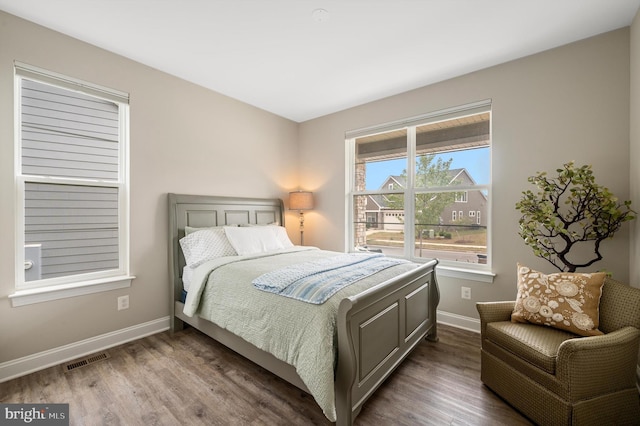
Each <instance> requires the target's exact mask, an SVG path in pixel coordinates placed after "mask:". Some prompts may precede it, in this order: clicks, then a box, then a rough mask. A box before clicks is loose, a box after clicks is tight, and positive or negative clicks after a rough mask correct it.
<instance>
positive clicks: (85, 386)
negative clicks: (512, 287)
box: [0, 325, 532, 426]
mask: <svg viewBox="0 0 640 426" xmlns="http://www.w3.org/2000/svg"><path fill="white" fill-rule="evenodd" d="M438 331H439V337H440V341H439V342H437V343H433V342H427V341H424V342H422V343H421V344H420V345H419V347H418V348H416V350H415V351H414V352H413V353H412V354H411V355H410V356H409V357H408V358H407V359H406V360H405V362H404V363H403V364H402V365H401V366H400V367H399V368H398V369H397V370H396V372H395V373H394V374H393V375H392V376H391V377H390V378H389V379H388V380H387V381H386V382H385V383H384V384H383V385H382V386H381V387H380V389H378V391H377V392H376V394H375V395H374V396H373V397H372V398H371V399H370V400H369V401H368V402H367V403H366V404H365V406H364V408H363V409H362V412H361V413H360V415H359V416H358V417H357V418H356V425H359V426H365V425H411V426H413V425H456V426H461V425H492V426H493V425H510V426H512V425H531V424H532V423H531V422H529V421H528V420H527V419H526V418H524V417H522V416H521V415H520V414H519V413H518V412H517V411H515V410H514V409H513V408H511V407H510V406H509V405H507V404H506V403H505V402H504V401H502V400H501V399H500V398H499V397H497V396H496V395H495V394H493V393H492V392H491V391H490V390H489V389H488V388H486V387H485V386H484V385H483V384H482V383H481V381H480V337H479V335H477V334H475V333H472V332H468V331H465V330H460V329H457V328H453V327H449V326H445V325H440V326H439V329H438ZM107 352H108V353H109V355H110V358H108V359H105V360H101V361H98V362H95V363H92V364H89V365H87V366H85V367H80V368H76V369H74V370H72V371H70V372H64V370H63V366H57V367H51V368H48V369H46V370H42V371H40V372H36V373H33V374H30V375H28V376H25V377H20V378H17V379H14V380H11V381H8V382H6V383H2V384H0V402H3V403H57V402H65V403H69V404H70V406H69V410H70V424H71V425H86V426H94V425H123V426H135V425H329V424H331V423H329V422H328V421H327V419H326V418H325V417H324V415H323V414H322V411H321V410H320V408H319V407H318V406H317V405H316V403H315V401H314V400H313V398H312V397H311V396H309V395H308V394H306V393H304V392H302V391H300V390H298V389H297V388H296V387H294V386H292V385H290V384H288V383H287V382H285V381H283V380H281V379H279V378H277V377H275V376H274V375H273V374H271V373H269V372H267V371H266V370H263V369H262V368H260V367H258V366H257V365H255V364H253V363H252V362H250V361H247V360H246V359H244V358H243V357H241V356H240V355H237V354H236V353H234V352H232V351H231V350H229V349H227V348H226V347H224V346H222V345H221V344H219V343H217V342H215V341H213V340H212V339H210V338H209V337H207V336H205V335H203V334H201V333H200V332H198V331H196V330H194V329H192V328H188V329H185V330H183V331H180V332H178V333H175V334H174V335H171V334H170V333H169V332H165V333H160V334H156V335H153V336H149V337H146V338H144V339H140V340H137V341H134V342H130V343H127V344H124V345H121V346H118V347H116V348H112V349H109V350H108V351H107Z"/></svg>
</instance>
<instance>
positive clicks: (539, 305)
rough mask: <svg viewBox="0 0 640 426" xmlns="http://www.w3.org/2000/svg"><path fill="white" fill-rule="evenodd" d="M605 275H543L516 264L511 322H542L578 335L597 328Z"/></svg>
mask: <svg viewBox="0 0 640 426" xmlns="http://www.w3.org/2000/svg"><path fill="white" fill-rule="evenodd" d="M605 276H606V274H605V273H604V272H596V273H592V274H579V273H568V272H560V273H556V274H543V273H541V272H538V271H534V270H532V269H530V268H528V267H526V266H524V265H521V264H518V296H517V299H516V306H515V308H514V310H513V313H512V314H511V321H513V322H526V323H533V324H540V325H546V326H549V327H554V328H558V329H561V330H565V331H569V332H571V333H574V334H578V335H580V336H597V335H601V334H603V333H602V332H601V331H600V330H598V322H599V321H598V320H599V306H600V296H602V286H603V284H604V279H605Z"/></svg>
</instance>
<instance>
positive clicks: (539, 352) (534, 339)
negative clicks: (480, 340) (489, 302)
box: [485, 321, 579, 374]
mask: <svg viewBox="0 0 640 426" xmlns="http://www.w3.org/2000/svg"><path fill="white" fill-rule="evenodd" d="M485 338H486V339H487V340H490V341H491V342H493V343H494V344H495V345H497V346H499V347H501V348H503V349H504V350H506V351H508V352H511V353H513V354H514V355H515V356H517V357H518V358H521V359H523V360H525V361H527V362H529V363H531V364H533V365H535V366H536V367H538V368H540V369H542V370H544V371H545V372H547V373H549V374H555V371H556V358H557V356H558V348H559V347H560V345H561V344H562V342H564V341H565V340H569V339H575V338H579V336H576V335H575V334H572V333H569V332H566V331H562V330H557V329H555V328H550V327H540V326H539V325H534V324H523V323H514V322H511V321H499V322H491V323H488V324H487V329H486V333H485Z"/></svg>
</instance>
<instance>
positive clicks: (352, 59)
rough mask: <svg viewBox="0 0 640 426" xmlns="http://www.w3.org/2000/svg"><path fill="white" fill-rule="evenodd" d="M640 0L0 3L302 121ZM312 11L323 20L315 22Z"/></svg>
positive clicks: (632, 9)
mask: <svg viewBox="0 0 640 426" xmlns="http://www.w3.org/2000/svg"><path fill="white" fill-rule="evenodd" d="M638 7H640V0H0V9H1V10H4V11H6V12H8V13H11V14H13V15H17V16H19V17H22V18H24V19H27V20H30V21H33V22H36V23H38V24H40V25H43V26H45V27H49V28H51V29H54V30H56V31H59V32H62V33H65V34H68V35H70V36H72V37H75V38H78V39H81V40H84V41H86V42H88V43H91V44H94V45H96V46H99V47H102V48H104V49H107V50H109V51H112V52H115V53H118V54H120V55H123V56H126V57H128V58H131V59H133V60H136V61H138V62H141V63H144V64H146V65H149V66H151V67H154V68H157V69H159V70H162V71H165V72H167V73H169V74H172V75H175V76H178V77H180V78H183V79H185V80H188V81H191V82H194V83H196V84H199V85H201V86H204V87H207V88H209V89H212V90H215V91H217V92H219V93H223V94H225V95H227V96H230V97H232V98H236V99H239V100H241V101H244V102H246V103H248V104H251V105H254V106H256V107H259V108H262V109H265V110H267V111H271V112H273V113H275V114H278V115H281V116H283V117H286V118H289V119H291V120H294V121H297V122H302V121H305V120H309V119H312V118H315V117H319V116H322V115H325V114H329V113H332V112H336V111H340V110H343V109H345V108H349V107H352V106H356V105H360V104H363V103H366V102H370V101H373V100H376V99H381V98H383V97H387V96H390V95H394V94H397V93H401V92H404V91H407V90H411V89H414V88H418V87H421V86H425V85H427V84H431V83H435V82H438V81H442V80H445V79H448V78H451V77H455V76H458V75H462V74H466V73H469V72H471V71H475V70H478V69H482V68H486V67H489V66H492V65H495V64H499V63H502V62H505V61H509V60H512V59H516V58H519V57H522V56H526V55H530V54H533V53H536V52H540V51H543V50H547V49H550V48H553V47H556V46H560V45H563V44H567V43H570V42H572V41H575V40H579V39H583V38H586V37H589V36H592V35H596V34H600V33H603V32H606V31H610V30H613V29H616V28H620V27H624V26H628V25H630V24H631V22H632V20H633V18H634V16H635V14H636V12H637V11H638ZM316 9H324V10H326V11H327V12H328V16H326V18H327V19H324V20H321V21H318V20H316V19H315V18H314V16H313V11H314V10H316Z"/></svg>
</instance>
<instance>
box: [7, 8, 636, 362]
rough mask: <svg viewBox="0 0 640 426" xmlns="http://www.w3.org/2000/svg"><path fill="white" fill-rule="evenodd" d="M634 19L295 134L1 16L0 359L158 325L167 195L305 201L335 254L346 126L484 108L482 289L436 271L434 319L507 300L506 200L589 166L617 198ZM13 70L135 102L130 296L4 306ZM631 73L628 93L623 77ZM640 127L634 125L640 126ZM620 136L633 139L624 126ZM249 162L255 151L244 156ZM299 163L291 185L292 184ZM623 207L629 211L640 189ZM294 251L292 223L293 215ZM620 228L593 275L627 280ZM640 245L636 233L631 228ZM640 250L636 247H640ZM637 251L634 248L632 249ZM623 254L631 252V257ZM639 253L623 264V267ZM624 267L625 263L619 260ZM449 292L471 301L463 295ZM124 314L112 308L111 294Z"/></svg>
mask: <svg viewBox="0 0 640 426" xmlns="http://www.w3.org/2000/svg"><path fill="white" fill-rule="evenodd" d="M639 33H640V24H639V23H638V18H637V17H636V21H635V24H634V26H633V27H632V28H631V31H630V30H629V29H622V30H618V31H614V32H611V33H607V34H603V35H601V36H598V37H594V38H591V39H588V40H583V41H580V42H578V43H574V44H571V45H568V46H564V47H561V48H558V49H554V50H551V51H547V52H544V53H541V54H538V55H534V56H530V57H526V58H523V59H520V60H516V61H513V62H509V63H506V64H503V65H499V66H496V67H492V68H489V69H486V70H482V71H479V72H476V73H472V74H469V75H466V76H463V77H460V78H456V79H452V80H449V81H445V82H442V83H439V84H434V85H431V86H427V87H423V88H421V89H418V90H414V91H410V92H407V93H404V94H401V95H398V96H394V97H390V98H387V99H384V100H381V101H377V102H372V103H369V104H366V105H363V106H360V107H357V108H352V109H349V110H346V111H342V112H339V113H336V114H332V115H328V116H325V117H322V118H318V119H316V120H311V121H308V122H304V123H301V124H300V125H298V124H296V123H293V122H291V121H288V120H285V119H283V118H280V117H277V116H274V115H272V114H269V113H266V112H264V111H262V110H259V109H256V108H253V107H251V106H248V105H246V104H243V103H241V102H238V101H235V100H233V99H230V98H227V97H225V96H222V95H220V94H217V93H214V92H211V91H208V90H205V89H203V88H201V87H198V86H195V85H193V84H190V83H187V82H184V81H182V80H179V79H177V78H174V77H171V76H169V75H167V74H164V73H161V72H159V71H155V70H153V69H151V68H148V67H145V66H143V65H140V64H138V63H135V62H132V61H130V60H128V59H126V58H123V57H120V56H117V55H113V54H111V53H108V52H105V51H102V50H100V49H97V48H95V47H92V46H90V45H87V44H85V43H81V42H79V41H77V40H74V39H71V38H68V37H66V36H63V35H60V34H58V33H55V32H52V31H50V30H47V29H44V28H42V27H39V26H36V25H34V24H31V23H28V22H26V21H23V20H20V19H17V18H15V17H12V16H10V15H7V14H5V13H3V12H0V200H2V201H0V235H1V236H2V238H1V239H0V363H2V362H5V361H8V360H13V359H17V358H21V357H25V356H27V355H29V354H33V353H37V352H40V351H45V350H47V349H51V348H55V347H59V346H61V345H65V344H69V343H73V342H77V341H80V340H83V339H88V338H91V337H94V336H98V335H101V334H104V333H109V332H112V331H116V330H120V329H123V328H126V327H129V326H134V325H137V324H141V323H144V322H146V321H151V320H155V319H158V318H163V317H165V316H166V315H168V313H169V309H168V303H169V302H168V299H169V291H168V286H169V284H168V278H167V275H168V272H167V241H166V239H167V238H166V235H167V225H166V222H167V212H166V210H167V208H166V198H165V197H166V193H167V192H181V193H192V194H219V195H241V196H256V197H261V196H265V197H270V196H273V197H278V196H279V197H283V198H284V197H286V192H287V191H289V190H291V189H295V188H297V187H298V184H299V186H300V188H302V189H307V190H312V191H314V192H315V203H316V208H315V209H314V210H312V211H310V212H308V213H307V214H305V217H306V222H305V242H306V243H307V244H311V245H317V246H319V247H321V248H325V249H332V250H343V249H344V248H345V238H346V235H345V201H346V197H345V190H346V188H345V177H346V176H345V167H346V165H345V149H344V148H345V147H344V133H345V131H347V130H353V129H357V128H362V127H366V126H370V125H374V124H379V123H384V122H388V121H393V120H397V119H400V118H405V117H411V116H415V115H419V114H423V113H426V112H430V111H434V110H438V109H442V108H447V107H451V106H455V105H460V104H465V103H468V102H473V101H477V100H482V99H487V98H491V99H492V100H493V166H492V175H493V180H494V185H493V193H492V195H493V197H492V211H493V213H492V218H493V230H494V232H493V256H494V268H493V269H494V271H495V272H496V274H497V276H496V279H495V281H494V282H493V283H491V284H488V283H479V282H474V281H462V280H453V279H451V278H447V277H440V287H441V291H442V301H441V304H440V309H441V310H443V311H446V312H450V313H453V314H458V315H462V316H466V317H477V313H476V310H475V302H476V301H481V300H498V299H510V298H513V297H514V296H515V263H516V262H517V261H521V262H525V263H527V264H529V265H531V266H533V267H536V268H539V269H541V270H545V271H550V272H551V271H552V269H551V266H550V265H548V264H546V263H545V262H544V261H542V260H540V259H538V258H535V257H534V256H533V255H532V254H531V251H530V250H529V248H528V247H526V246H525V245H524V244H523V242H522V241H521V239H520V238H519V237H518V236H517V221H518V218H519V215H518V214H517V212H516V210H515V208H514V204H515V203H516V201H518V199H519V198H520V194H521V192H522V191H523V190H525V189H528V188H529V186H528V183H527V181H526V180H527V177H528V176H530V175H532V174H534V173H535V172H536V171H538V170H549V171H551V170H554V169H555V168H556V167H558V166H559V165H561V164H562V163H563V162H566V161H570V160H575V161H576V162H577V163H590V164H593V167H594V172H595V174H596V177H597V178H598V180H599V182H600V183H602V184H604V185H606V186H608V187H609V188H610V189H611V190H612V191H613V192H614V193H615V194H616V195H618V196H619V197H620V198H628V197H629V194H630V181H632V182H639V181H640V171H639V170H638V168H637V167H633V166H632V167H631V177H630V172H629V166H628V164H629V160H628V158H627V157H628V156H629V152H630V147H629V139H630V132H631V140H632V146H631V155H632V160H631V162H632V164H633V157H634V156H637V152H638V151H639V150H640V129H639V127H638V126H640V124H638V123H632V124H631V125H630V120H629V104H630V102H631V111H632V114H634V111H635V115H637V114H638V109H639V108H640V107H638V105H640V81H638V77H634V78H631V77H630V59H629V51H630V47H631V61H632V63H631V67H632V69H635V70H636V71H635V72H634V73H633V74H638V72H637V71H638V70H640V62H639V61H640V51H639V49H640V34H639ZM13 60H18V61H21V62H25V63H28V64H32V65H35V66H38V67H42V68H46V69H50V70H52V71H55V72H59V73H63V74H67V75H69V76H72V77H76V78H79V79H83V80H87V81H91V82H93V83H96V84H100V85H104V86H108V87H112V88H114V89H118V90H122V91H125V92H129V93H130V94H131V175H132V176H131V182H132V187H131V230H132V231H131V264H132V268H131V269H132V273H133V274H134V275H136V276H137V278H136V280H134V282H133V285H132V287H131V288H129V289H124V290H117V291H111V292H105V293H100V294H95V295H89V296H82V297H76V298H72V299H65V300H60V301H53V302H46V303H41V304H37V305H30V306H25V307H19V308H11V307H10V303H9V301H8V299H7V298H6V296H7V295H8V294H10V293H11V292H13V288H14V287H13V286H14V261H13V258H14V254H13V253H14V244H13V239H14V237H13V235H14V223H15V212H14V203H13V202H12V200H13V199H14V188H13V144H14V143H13V97H12V96H11V94H12V93H13V76H12V72H13V68H12V65H13ZM630 78H631V94H632V95H631V97H630V95H629V93H630V85H629V81H630ZM636 121H637V120H636ZM630 129H631V130H630ZM247 154H251V155H247ZM298 169H300V176H298ZM632 188H634V189H633V191H634V192H633V194H634V195H633V200H634V202H635V206H636V208H638V209H639V210H640V188H638V187H634V186H633V184H632ZM287 220H288V228H289V232H290V235H291V237H292V240H293V241H294V242H295V241H297V238H298V234H297V221H296V217H295V215H291V214H288V215H287ZM629 229H630V227H629V226H626V227H625V228H623V230H622V232H620V233H619V234H618V235H616V238H615V239H614V240H611V241H606V242H605V243H604V255H605V260H604V261H603V262H600V264H599V265H598V267H599V268H605V269H607V270H609V271H611V272H613V273H614V276H615V277H616V278H619V279H621V280H627V279H628V278H629V276H630V275H631V276H632V277H634V278H635V280H636V281H639V280H638V277H640V267H638V266H635V267H634V265H635V263H634V262H630V260H629V259H630V258H629V256H627V253H628V247H630V246H631V247H632V248H633V247H635V246H636V245H634V244H630V240H629V238H628V233H629V232H628V231H629ZM634 235H637V237H636V239H635V240H636V241H640V230H634ZM637 246H638V247H640V245H637ZM638 250H640V249H636V252H637V251H638ZM632 252H633V250H632ZM634 258H635V257H632V259H634ZM630 263H631V265H630ZM460 286H468V287H471V288H472V299H471V300H462V299H461V298H460ZM122 294H129V295H130V297H131V308H130V309H129V310H126V311H120V312H118V311H117V310H116V298H117V296H120V295H122Z"/></svg>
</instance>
